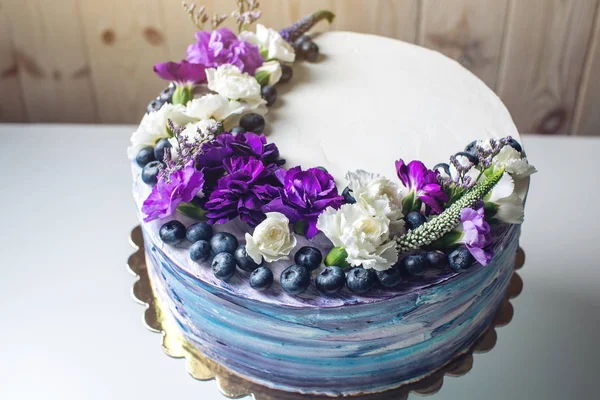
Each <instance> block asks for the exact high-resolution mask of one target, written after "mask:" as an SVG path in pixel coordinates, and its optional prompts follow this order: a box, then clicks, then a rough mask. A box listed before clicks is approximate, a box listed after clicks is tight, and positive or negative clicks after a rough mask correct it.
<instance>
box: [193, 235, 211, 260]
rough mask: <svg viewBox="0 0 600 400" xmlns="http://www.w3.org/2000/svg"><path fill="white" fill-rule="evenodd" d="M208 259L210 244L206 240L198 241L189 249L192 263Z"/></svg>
mask: <svg viewBox="0 0 600 400" xmlns="http://www.w3.org/2000/svg"><path fill="white" fill-rule="evenodd" d="M208 257H210V243H208V242H207V241H206V240H198V241H197V242H194V244H193V245H192V246H191V247H190V258H191V259H192V261H196V262H198V261H205V260H207V259H208Z"/></svg>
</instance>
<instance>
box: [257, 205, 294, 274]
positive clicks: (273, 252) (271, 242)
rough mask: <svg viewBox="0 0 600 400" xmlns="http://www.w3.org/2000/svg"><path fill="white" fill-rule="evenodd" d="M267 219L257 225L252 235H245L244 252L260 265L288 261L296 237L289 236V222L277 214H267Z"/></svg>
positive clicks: (283, 216)
mask: <svg viewBox="0 0 600 400" xmlns="http://www.w3.org/2000/svg"><path fill="white" fill-rule="evenodd" d="M266 215H267V219H265V220H264V221H263V222H261V223H260V224H258V226H257V227H256V228H255V229H254V234H253V235H250V234H249V233H246V252H247V253H248V255H249V256H250V257H251V258H252V260H254V262H255V263H257V264H260V263H261V262H262V259H263V258H264V259H265V261H267V262H274V261H278V260H287V259H289V257H288V255H289V254H290V252H291V251H292V250H293V249H294V247H296V237H295V236H294V235H292V234H290V226H289V224H290V221H289V220H288V219H287V217H286V216H285V215H283V214H281V213H278V212H271V213H267V214H266Z"/></svg>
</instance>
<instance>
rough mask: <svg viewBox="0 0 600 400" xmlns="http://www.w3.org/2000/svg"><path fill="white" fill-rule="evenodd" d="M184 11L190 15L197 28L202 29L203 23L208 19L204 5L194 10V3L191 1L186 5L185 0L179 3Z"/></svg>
mask: <svg viewBox="0 0 600 400" xmlns="http://www.w3.org/2000/svg"><path fill="white" fill-rule="evenodd" d="M181 5H182V6H183V9H184V10H185V12H186V13H187V14H188V15H189V16H190V19H191V20H192V22H193V23H194V25H196V28H198V29H199V30H201V31H202V30H204V25H205V24H206V22H207V21H208V19H209V18H208V15H207V14H206V7H205V6H200V7H198V9H197V10H196V4H194V3H192V4H191V5H188V4H187V3H186V2H185V1H183V2H182V3H181Z"/></svg>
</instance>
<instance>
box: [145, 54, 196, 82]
mask: <svg viewBox="0 0 600 400" xmlns="http://www.w3.org/2000/svg"><path fill="white" fill-rule="evenodd" d="M154 72H155V73H156V75H158V76H159V77H160V78H162V79H164V80H167V81H171V82H177V83H178V84H181V85H185V84H187V83H193V84H197V83H200V82H204V81H205V80H206V67H205V66H204V65H202V64H192V63H189V62H187V61H186V60H181V62H178V63H177V62H173V61H169V62H166V63H159V64H156V65H155V66H154Z"/></svg>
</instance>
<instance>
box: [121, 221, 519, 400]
mask: <svg viewBox="0 0 600 400" xmlns="http://www.w3.org/2000/svg"><path fill="white" fill-rule="evenodd" d="M130 240H131V244H132V246H133V247H134V248H135V249H136V251H135V253H133V254H132V255H131V256H130V257H129V260H128V262H127V266H128V268H129V271H130V272H131V273H132V274H134V275H135V276H137V280H136V282H135V283H134V285H133V296H134V298H135V299H136V300H137V301H138V302H139V303H141V304H143V305H144V306H146V311H145V313H144V322H145V325H146V327H147V328H148V329H150V330H151V331H154V332H160V333H161V334H162V346H163V349H164V350H165V352H166V353H167V355H169V356H171V357H174V358H185V360H186V369H187V371H188V372H189V374H190V375H192V377H194V378H196V379H198V380H201V381H208V380H212V379H214V380H215V381H216V383H217V386H218V388H219V390H220V391H221V392H222V393H223V395H224V396H226V397H229V398H240V397H244V396H248V395H251V396H252V397H253V398H254V399H255V400H306V399H307V398H310V399H331V397H328V396H314V395H302V394H299V393H291V392H284V391H280V390H274V389H271V388H267V387H265V386H262V385H258V384H256V383H253V382H250V381H249V380H247V379H245V378H242V377H240V376H238V375H236V374H234V373H232V372H231V371H229V370H227V369H226V368H225V367H223V366H222V365H220V364H218V363H216V362H214V361H212V360H210V359H208V358H207V357H205V356H204V355H202V354H201V353H200V352H199V351H198V350H196V349H194V348H193V347H192V346H191V345H190V344H189V343H188V342H187V341H186V340H185V339H184V338H183V336H182V335H181V333H180V332H179V329H178V328H177V326H176V325H175V323H174V322H173V321H172V320H170V317H169V315H168V314H167V313H163V311H162V309H161V306H160V304H159V303H158V301H157V299H156V297H155V296H154V293H153V291H152V286H151V283H150V278H149V276H148V270H147V268H146V258H145V251H144V240H143V237H142V230H141V227H140V226H137V227H136V228H134V229H133V230H132V231H131V235H130ZM524 263H525V253H524V252H523V250H522V249H521V248H519V249H518V251H517V255H516V262H515V269H520V268H521V267H522V266H523V264H524ZM522 289H523V280H522V279H521V277H520V276H519V275H518V274H517V273H516V272H515V273H514V274H513V276H512V279H511V282H510V285H509V289H508V294H507V297H506V298H505V299H504V302H503V304H502V306H501V307H500V310H499V311H498V313H497V314H496V316H495V318H494V321H493V323H492V325H491V326H490V327H489V328H488V329H487V330H486V331H485V332H484V333H483V334H482V335H481V336H480V337H479V339H477V340H476V341H475V343H474V344H473V345H472V346H471V347H470V348H469V349H467V350H466V351H465V352H464V353H462V354H458V355H457V356H456V357H455V358H454V360H452V361H451V362H449V363H447V364H446V365H444V366H442V367H441V368H439V369H438V370H437V371H434V372H432V373H430V374H429V375H427V376H426V377H423V378H421V379H418V380H415V381H413V382H410V383H406V384H404V385H403V386H401V387H399V388H397V389H393V390H388V391H385V392H381V393H374V394H364V395H360V396H351V397H347V398H349V399H352V400H383V399H385V400H390V399H393V400H406V399H407V398H408V395H409V393H411V392H413V393H416V394H418V395H431V394H434V393H436V392H438V391H439V390H440V389H441V387H442V384H443V383H444V376H445V375H448V376H453V377H456V376H462V375H465V374H466V373H467V372H469V371H470V370H471V368H472V367H473V354H474V353H486V352H488V351H490V350H491V349H492V348H493V347H494V346H495V344H496V339H497V336H496V330H495V328H496V327H500V326H504V325H506V324H508V323H509V322H510V321H511V319H512V317H513V307H512V305H511V304H510V299H512V298H515V297H516V296H518V295H519V294H520V293H521V291H522Z"/></svg>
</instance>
